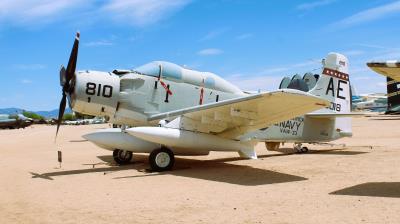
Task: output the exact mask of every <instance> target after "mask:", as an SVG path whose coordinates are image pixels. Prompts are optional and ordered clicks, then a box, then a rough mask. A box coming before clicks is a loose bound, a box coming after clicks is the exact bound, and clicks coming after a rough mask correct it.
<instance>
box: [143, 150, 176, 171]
mask: <svg viewBox="0 0 400 224" xmlns="http://www.w3.org/2000/svg"><path fill="white" fill-rule="evenodd" d="M149 163H150V166H151V170H153V171H159V172H160V171H166V170H171V169H172V167H173V166H174V163H175V158H174V153H173V152H172V151H171V150H170V149H168V148H166V147H161V148H159V149H155V150H153V151H152V152H151V153H150V156H149Z"/></svg>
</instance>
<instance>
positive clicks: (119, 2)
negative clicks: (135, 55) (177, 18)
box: [0, 0, 191, 27]
mask: <svg viewBox="0 0 400 224" xmlns="http://www.w3.org/2000/svg"><path fill="white" fill-rule="evenodd" d="M190 2H191V0H103V1H100V0H85V1H80V0H1V1H0V22H6V23H7V24H13V25H25V26H27V27H30V26H32V25H35V26H37V25H42V24H47V23H54V22H55V21H59V20H71V21H74V22H80V23H85V22H90V23H92V22H103V21H104V20H114V21H117V22H118V23H121V22H122V23H127V24H131V25H134V26H146V25H150V24H153V23H155V22H158V21H160V20H162V19H165V18H166V17H168V16H170V15H171V14H173V13H175V12H177V11H178V10H180V9H182V8H183V7H184V6H186V5H187V4H189V3H190Z"/></svg>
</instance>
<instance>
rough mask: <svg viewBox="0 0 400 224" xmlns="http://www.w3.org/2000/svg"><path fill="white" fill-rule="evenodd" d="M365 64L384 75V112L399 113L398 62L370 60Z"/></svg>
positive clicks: (399, 82)
mask: <svg viewBox="0 0 400 224" xmlns="http://www.w3.org/2000/svg"><path fill="white" fill-rule="evenodd" d="M367 66H368V67H369V68H371V69H372V70H373V71H375V72H377V73H379V74H381V75H384V76H386V84H387V107H386V112H385V114H398V113H400V62H399V61H386V62H370V63H367Z"/></svg>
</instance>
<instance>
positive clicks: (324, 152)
mask: <svg viewBox="0 0 400 224" xmlns="http://www.w3.org/2000/svg"><path fill="white" fill-rule="evenodd" d="M277 152H280V153H282V154H274V155H262V156H259V158H265V157H270V156H288V155H298V154H300V155H307V154H320V155H359V154H364V153H369V152H363V151H349V150H344V149H322V150H312V149H311V150H309V151H308V152H306V153H298V152H296V151H294V150H293V149H292V148H281V149H278V150H277Z"/></svg>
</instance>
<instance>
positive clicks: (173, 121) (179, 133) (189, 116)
mask: <svg viewBox="0 0 400 224" xmlns="http://www.w3.org/2000/svg"><path fill="white" fill-rule="evenodd" d="M78 46H79V34H77V36H76V38H75V42H74V45H73V48H72V52H71V55H70V59H69V62H68V66H67V68H66V69H65V68H64V67H62V68H61V70H60V84H61V86H62V90H63V91H62V93H63V97H62V99H61V102H60V110H59V111H60V113H59V119H58V125H57V132H56V135H57V133H58V130H59V125H60V123H61V118H62V116H63V113H64V110H65V107H66V102H67V97H68V99H69V102H70V105H71V108H72V109H73V110H74V111H76V112H79V113H82V114H88V115H93V116H107V117H109V118H110V121H111V122H112V123H114V124H115V123H116V124H118V123H120V124H124V125H130V126H135V128H129V129H126V130H121V129H106V130H101V131H99V132H95V133H91V134H87V135H85V136H84V137H85V138H86V139H88V140H89V141H91V142H93V143H95V144H96V145H98V146H100V147H102V148H105V149H109V150H113V156H114V159H115V161H116V162H117V163H126V162H129V161H130V160H131V158H132V152H140V153H150V156H149V162H150V165H151V168H152V169H153V170H157V171H163V170H168V169H171V168H172V166H173V164H174V155H206V154H208V153H209V152H210V151H236V152H238V153H239V155H240V156H242V157H245V158H252V159H255V158H257V155H256V153H255V150H254V147H255V144H256V142H257V141H255V140H242V141H240V140H241V139H240V136H242V135H244V134H246V133H248V132H251V131H255V130H258V129H260V128H264V127H267V126H270V125H273V124H275V123H277V122H280V121H285V120H288V119H290V118H293V117H296V116H299V115H302V114H305V113H307V112H311V111H315V110H317V109H320V108H323V107H326V106H328V102H327V101H326V100H324V99H321V98H319V97H316V96H313V95H311V94H308V93H305V92H302V91H298V90H293V89H292V90H290V89H282V90H279V91H274V92H265V93H258V94H249V93H246V92H243V91H242V90H240V89H239V88H238V87H237V86H235V85H233V84H232V83H230V82H228V81H226V80H224V79H222V78H221V77H219V76H217V75H215V74H213V73H209V72H199V71H194V70H189V69H186V68H183V67H180V66H178V65H175V64H172V63H169V62H159V61H158V62H152V63H149V64H146V65H144V66H141V67H138V68H136V69H135V70H131V71H117V70H116V71H114V72H99V71H81V72H75V69H76V63H77V57H78ZM326 69H327V70H328V71H329V72H332V73H334V74H336V73H337V72H335V69H337V66H333V62H332V63H328V64H327V67H326ZM169 121H170V122H169ZM158 124H159V125H160V127H155V126H157V125H158ZM143 126H144V127H143Z"/></svg>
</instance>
